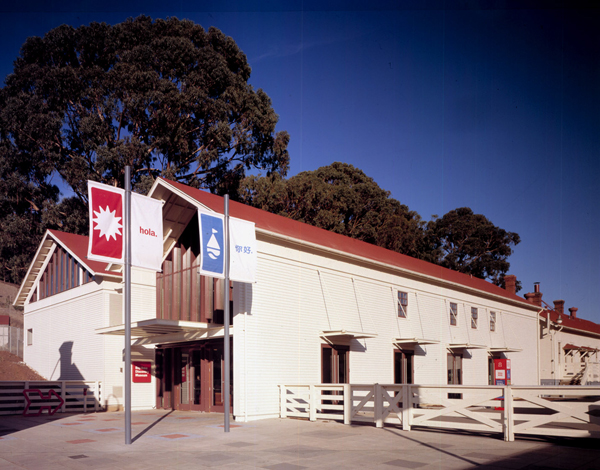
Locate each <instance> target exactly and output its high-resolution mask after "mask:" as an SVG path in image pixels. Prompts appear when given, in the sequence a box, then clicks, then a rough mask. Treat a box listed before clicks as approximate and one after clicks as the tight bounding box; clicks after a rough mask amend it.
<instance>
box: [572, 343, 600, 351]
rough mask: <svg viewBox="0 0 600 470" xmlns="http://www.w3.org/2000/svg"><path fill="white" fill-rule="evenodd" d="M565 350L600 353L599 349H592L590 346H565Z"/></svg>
mask: <svg viewBox="0 0 600 470" xmlns="http://www.w3.org/2000/svg"><path fill="white" fill-rule="evenodd" d="M563 349H571V350H572V349H575V350H577V351H590V352H593V351H599V349H597V348H591V347H589V346H575V345H574V344H565V345H564V346H563Z"/></svg>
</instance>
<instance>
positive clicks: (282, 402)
mask: <svg viewBox="0 0 600 470" xmlns="http://www.w3.org/2000/svg"><path fill="white" fill-rule="evenodd" d="M285 394H286V389H285V385H279V417H280V418H287V399H286V397H285Z"/></svg>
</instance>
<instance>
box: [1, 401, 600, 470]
mask: <svg viewBox="0 0 600 470" xmlns="http://www.w3.org/2000/svg"><path fill="white" fill-rule="evenodd" d="M132 423H133V431H132V437H133V440H134V442H133V444H132V445H129V446H127V445H125V444H124V439H125V438H124V431H123V425H124V418H123V413H97V414H87V415H84V414H77V415H61V414H56V415H54V416H52V417H49V416H46V415H44V416H40V417H35V418H23V417H21V416H2V417H0V468H1V469H3V470H13V469H23V468H32V469H36V470H42V469H43V470H51V469H65V468H67V469H80V468H86V469H87V468H94V469H138V468H140V469H148V470H150V469H161V470H166V469H179V468H191V469H197V468H215V469H250V468H259V469H271V470H300V469H304V468H322V469H325V468H327V469H338V468H344V469H361V470H366V469H387V470H393V469H394V468H396V469H430V468H438V469H439V468H448V469H465V468H486V469H495V468H497V469H537V470H540V469H557V468H561V469H600V441H598V440H591V439H581V440H568V441H567V440H558V441H554V442H551V441H548V440H537V439H517V440H516V441H515V442H504V441H502V440H501V438H500V436H497V435H494V436H485V435H474V434H465V433H459V432H441V431H440V432H436V431H411V432H406V431H402V430H400V429H397V428H394V427H386V428H384V429H376V428H375V427H374V426H366V425H364V426H344V425H343V424H340V423H336V422H315V423H311V422H308V421H301V420H294V419H269V420H262V421H253V422H250V423H242V424H240V423H232V424H231V432H229V433H224V432H223V415H221V414H201V413H188V412H168V411H156V410H154V411H143V412H142V411H140V412H133V413H132Z"/></svg>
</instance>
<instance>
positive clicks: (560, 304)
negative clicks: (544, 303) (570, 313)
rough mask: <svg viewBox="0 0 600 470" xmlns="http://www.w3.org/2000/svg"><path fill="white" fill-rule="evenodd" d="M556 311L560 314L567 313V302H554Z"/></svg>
mask: <svg viewBox="0 0 600 470" xmlns="http://www.w3.org/2000/svg"><path fill="white" fill-rule="evenodd" d="M554 310H555V311H556V312H558V313H560V314H564V313H565V301H564V300H555V301H554Z"/></svg>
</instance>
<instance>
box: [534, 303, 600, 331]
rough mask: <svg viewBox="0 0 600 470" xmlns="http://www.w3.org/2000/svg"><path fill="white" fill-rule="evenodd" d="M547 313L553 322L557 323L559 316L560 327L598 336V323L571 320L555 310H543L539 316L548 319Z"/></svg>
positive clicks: (576, 319)
mask: <svg viewBox="0 0 600 470" xmlns="http://www.w3.org/2000/svg"><path fill="white" fill-rule="evenodd" d="M548 313H549V314H550V320H551V321H553V322H557V321H558V317H559V316H560V319H561V320H562V323H561V325H562V326H563V327H565V328H571V329H574V330H580V331H587V332H590V333H595V334H597V335H600V325H599V324H598V323H594V322H593V321H590V320H584V319H583V318H572V317H571V316H570V315H567V314H565V313H558V312H556V311H555V310H548V309H546V310H544V311H543V312H542V313H541V314H540V316H541V317H543V318H548Z"/></svg>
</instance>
